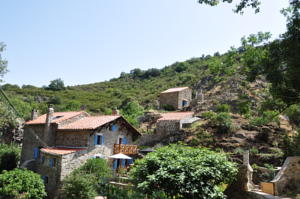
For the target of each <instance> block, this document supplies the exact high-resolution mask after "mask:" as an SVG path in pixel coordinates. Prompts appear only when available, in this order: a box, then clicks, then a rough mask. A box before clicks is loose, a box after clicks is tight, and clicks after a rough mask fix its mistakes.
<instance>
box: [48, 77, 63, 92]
mask: <svg viewBox="0 0 300 199" xmlns="http://www.w3.org/2000/svg"><path fill="white" fill-rule="evenodd" d="M47 89H48V90H52V91H60V90H65V84H64V81H63V80H62V79H61V78H58V79H55V80H52V81H51V82H50V84H49V86H48V87H47Z"/></svg>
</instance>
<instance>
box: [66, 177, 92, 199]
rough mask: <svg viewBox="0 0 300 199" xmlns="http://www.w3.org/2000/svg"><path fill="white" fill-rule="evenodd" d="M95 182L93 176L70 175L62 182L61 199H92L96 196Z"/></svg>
mask: <svg viewBox="0 0 300 199" xmlns="http://www.w3.org/2000/svg"><path fill="white" fill-rule="evenodd" d="M96 185H97V181H96V179H95V177H94V176H93V175H70V176H69V177H67V178H66V179H65V180H64V181H63V186H62V189H61V197H62V198H68V199H77V198H81V199H92V198H95V196H97V192H96Z"/></svg>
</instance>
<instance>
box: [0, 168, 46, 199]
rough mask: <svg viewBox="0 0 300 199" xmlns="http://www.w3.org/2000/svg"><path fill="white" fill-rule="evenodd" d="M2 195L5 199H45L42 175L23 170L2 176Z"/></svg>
mask: <svg viewBox="0 0 300 199" xmlns="http://www.w3.org/2000/svg"><path fill="white" fill-rule="evenodd" d="M0 195H1V197H2V198H3V199H10V198H23V199H43V198H44V197H45V196H46V192H45V186H44V183H43V181H42V179H41V177H40V175H38V174H36V173H34V172H32V171H29V170H23V169H14V170H12V171H4V172H3V173H2V174H0Z"/></svg>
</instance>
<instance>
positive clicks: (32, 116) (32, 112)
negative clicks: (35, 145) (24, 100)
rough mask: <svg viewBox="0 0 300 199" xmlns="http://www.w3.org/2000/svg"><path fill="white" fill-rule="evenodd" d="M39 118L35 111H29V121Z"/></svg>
mask: <svg viewBox="0 0 300 199" xmlns="http://www.w3.org/2000/svg"><path fill="white" fill-rule="evenodd" d="M38 116H39V111H38V110H36V109H32V111H31V120H35V119H36V118H37V117H38Z"/></svg>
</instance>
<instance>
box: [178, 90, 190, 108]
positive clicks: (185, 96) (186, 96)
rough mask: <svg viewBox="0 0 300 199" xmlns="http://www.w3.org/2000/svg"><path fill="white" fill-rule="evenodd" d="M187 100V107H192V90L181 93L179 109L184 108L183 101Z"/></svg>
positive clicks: (179, 95)
mask: <svg viewBox="0 0 300 199" xmlns="http://www.w3.org/2000/svg"><path fill="white" fill-rule="evenodd" d="M183 100H187V104H186V105H185V107H188V106H189V105H190V102H191V100H192V89H190V88H188V89H184V90H182V91H180V92H179V94H178V109H183V108H184V107H183V106H182V101H183Z"/></svg>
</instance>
